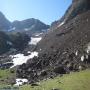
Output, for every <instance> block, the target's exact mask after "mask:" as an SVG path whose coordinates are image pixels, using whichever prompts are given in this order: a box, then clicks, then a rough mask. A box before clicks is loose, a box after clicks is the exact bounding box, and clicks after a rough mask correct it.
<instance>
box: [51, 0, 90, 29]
mask: <svg viewBox="0 0 90 90" xmlns="http://www.w3.org/2000/svg"><path fill="white" fill-rule="evenodd" d="M88 10H90V0H73V1H72V4H71V5H70V6H69V8H68V9H67V10H66V13H65V14H64V16H63V17H62V18H61V19H59V20H58V21H56V22H53V23H52V25H51V29H53V30H54V29H56V27H58V26H59V25H60V24H61V23H62V22H64V23H67V22H68V21H70V20H71V19H73V18H74V17H76V16H77V15H79V14H82V13H85V12H86V11H88Z"/></svg>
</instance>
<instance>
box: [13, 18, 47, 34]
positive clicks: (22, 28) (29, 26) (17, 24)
mask: <svg viewBox="0 0 90 90" xmlns="http://www.w3.org/2000/svg"><path fill="white" fill-rule="evenodd" d="M48 28H49V25H46V24H44V23H43V22H41V21H40V20H38V19H34V18H31V19H26V20H23V21H14V22H13V23H12V29H13V30H14V31H18V32H27V33H29V34H30V35H32V34H34V33H41V32H44V31H47V29H48Z"/></svg>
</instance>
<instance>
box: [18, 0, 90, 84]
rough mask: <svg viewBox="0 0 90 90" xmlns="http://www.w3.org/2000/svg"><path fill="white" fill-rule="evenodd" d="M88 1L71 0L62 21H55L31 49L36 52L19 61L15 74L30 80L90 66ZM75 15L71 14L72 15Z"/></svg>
mask: <svg viewBox="0 0 90 90" xmlns="http://www.w3.org/2000/svg"><path fill="white" fill-rule="evenodd" d="M89 4H90V1H89V0H73V2H72V5H71V6H70V7H69V9H68V10H67V11H66V14H65V15H64V19H63V20H62V19H61V21H63V22H64V23H63V24H61V23H59V24H57V23H56V24H55V25H54V26H53V30H52V31H50V32H49V33H48V34H47V35H46V36H45V37H43V39H42V40H41V41H40V43H38V45H37V47H36V48H35V49H34V50H35V51H38V53H39V56H38V57H34V58H33V59H30V60H28V62H27V63H26V64H23V65H20V66H19V67H18V70H17V77H19V78H27V79H28V80H29V83H32V82H35V81H38V80H42V79H44V78H53V77H54V76H57V75H58V74H65V73H69V72H71V71H79V70H83V69H86V68H89V67H90V7H89ZM73 15H74V16H73Z"/></svg>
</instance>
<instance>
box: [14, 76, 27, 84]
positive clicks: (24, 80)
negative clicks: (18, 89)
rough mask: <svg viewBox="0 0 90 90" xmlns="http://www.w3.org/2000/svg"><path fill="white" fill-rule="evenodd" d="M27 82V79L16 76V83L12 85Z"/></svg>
mask: <svg viewBox="0 0 90 90" xmlns="http://www.w3.org/2000/svg"><path fill="white" fill-rule="evenodd" d="M27 82H28V80H27V79H21V78H18V79H16V84H14V86H20V85H23V84H24V83H27Z"/></svg>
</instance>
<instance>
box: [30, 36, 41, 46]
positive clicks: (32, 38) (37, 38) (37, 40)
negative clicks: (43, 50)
mask: <svg viewBox="0 0 90 90" xmlns="http://www.w3.org/2000/svg"><path fill="white" fill-rule="evenodd" d="M41 39H42V37H31V41H30V42H29V45H37V43H38V42H39V41H40V40H41Z"/></svg>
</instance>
